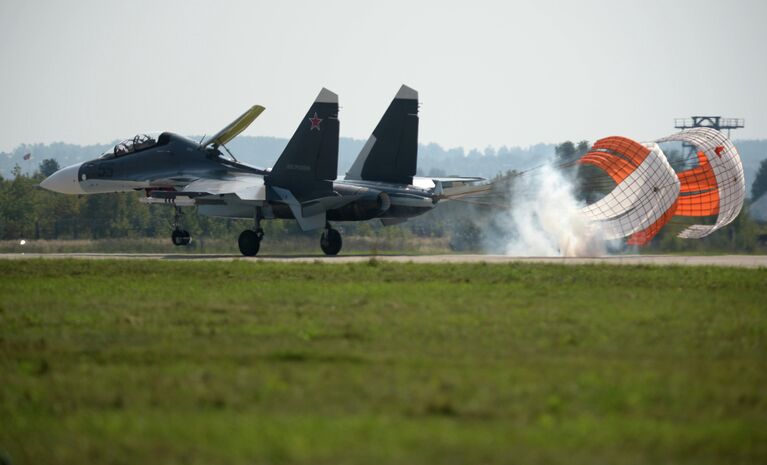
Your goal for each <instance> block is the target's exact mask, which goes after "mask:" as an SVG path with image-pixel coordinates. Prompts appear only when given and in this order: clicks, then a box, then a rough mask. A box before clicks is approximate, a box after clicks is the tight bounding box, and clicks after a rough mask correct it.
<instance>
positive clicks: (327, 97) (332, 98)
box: [314, 87, 338, 103]
mask: <svg viewBox="0 0 767 465" xmlns="http://www.w3.org/2000/svg"><path fill="white" fill-rule="evenodd" d="M314 101H315V102H317V103H338V94H336V93H335V92H332V91H330V90H329V89H327V88H325V87H323V88H322V90H321V91H320V93H319V94H318V95H317V98H316V99H315V100H314Z"/></svg>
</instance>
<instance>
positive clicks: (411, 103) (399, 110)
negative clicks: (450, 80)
mask: <svg viewBox="0 0 767 465" xmlns="http://www.w3.org/2000/svg"><path fill="white" fill-rule="evenodd" d="M417 162H418V92H416V91H415V90H414V89H411V88H410V87H408V86H405V85H403V86H402V87H400V89H399V92H397V95H396V96H394V100H392V102H391V104H390V105H389V108H388V109H387V110H386V113H384V115H383V117H381V121H379V122H378V126H376V128H375V129H374V130H373V134H372V135H371V136H370V138H369V139H368V141H367V142H366V143H365V145H364V147H362V151H361V152H360V154H359V155H358V156H357V159H356V160H355V161H354V163H353V164H352V167H351V168H350V169H349V171H348V172H347V173H346V179H357V180H365V181H380V182H390V183H394V184H412V183H413V176H415V171H416V165H417Z"/></svg>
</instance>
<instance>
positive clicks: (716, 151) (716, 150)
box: [714, 145, 724, 158]
mask: <svg viewBox="0 0 767 465" xmlns="http://www.w3.org/2000/svg"><path fill="white" fill-rule="evenodd" d="M722 152H724V147H722V146H721V145H720V146H718V147H717V148H715V149H714V153H716V156H717V157H719V158H722Z"/></svg>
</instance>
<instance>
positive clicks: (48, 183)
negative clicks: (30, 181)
mask: <svg viewBox="0 0 767 465" xmlns="http://www.w3.org/2000/svg"><path fill="white" fill-rule="evenodd" d="M80 165H82V163H77V164H76V165H72V166H67V167H66V168H62V169H60V170H58V171H56V172H55V173H53V174H52V175H50V176H48V177H47V178H45V180H44V181H43V182H41V183H40V187H42V188H43V189H47V190H49V191H53V192H59V193H61V194H84V193H85V191H84V190H83V189H82V188H81V187H80V180H79V179H77V174H78V172H79V171H80Z"/></svg>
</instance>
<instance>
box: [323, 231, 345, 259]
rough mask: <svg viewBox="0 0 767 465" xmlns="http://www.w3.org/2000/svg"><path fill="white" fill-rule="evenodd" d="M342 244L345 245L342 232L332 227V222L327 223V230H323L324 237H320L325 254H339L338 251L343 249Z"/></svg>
mask: <svg viewBox="0 0 767 465" xmlns="http://www.w3.org/2000/svg"><path fill="white" fill-rule="evenodd" d="M341 246H343V241H342V240H341V233H339V232H338V231H337V230H335V229H333V228H332V227H330V223H327V224H325V231H323V233H322V237H320V247H321V248H322V251H323V252H325V255H338V252H340V251H341Z"/></svg>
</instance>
